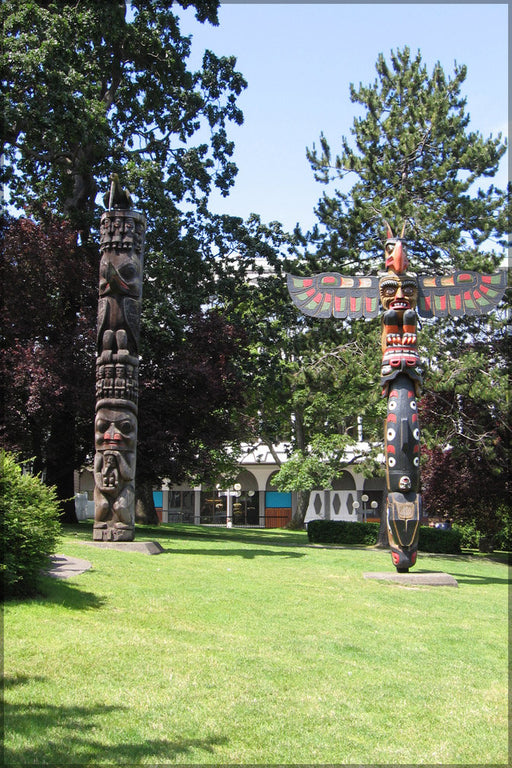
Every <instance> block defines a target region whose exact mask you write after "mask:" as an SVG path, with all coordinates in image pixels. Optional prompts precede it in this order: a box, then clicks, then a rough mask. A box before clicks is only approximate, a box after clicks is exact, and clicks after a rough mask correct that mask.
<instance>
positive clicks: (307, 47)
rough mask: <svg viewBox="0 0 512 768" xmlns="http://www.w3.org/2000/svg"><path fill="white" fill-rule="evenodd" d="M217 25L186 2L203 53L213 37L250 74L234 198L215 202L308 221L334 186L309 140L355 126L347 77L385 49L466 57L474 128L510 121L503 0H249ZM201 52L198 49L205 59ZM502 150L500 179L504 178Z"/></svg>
mask: <svg viewBox="0 0 512 768" xmlns="http://www.w3.org/2000/svg"><path fill="white" fill-rule="evenodd" d="M219 22H220V24H219V26H218V27H212V26H211V25H209V24H204V25H203V24H198V23H195V21H194V18H193V14H192V13H191V12H189V11H187V12H186V13H184V14H183V22H182V32H183V33H186V34H192V35H193V49H194V55H196V54H199V55H202V51H203V50H204V49H205V48H209V49H211V50H213V51H214V52H215V53H217V54H218V55H234V56H236V57H237V69H238V70H239V71H240V72H242V74H243V75H244V76H245V79H246V80H247V81H248V87H247V89H246V91H245V92H244V94H243V95H242V96H241V97H240V100H239V105H240V107H241V108H242V110H243V112H244V124H243V126H241V127H238V126H231V128H230V131H229V133H230V138H232V139H233V140H234V141H235V144H236V150H235V156H234V160H235V162H236V164H237V166H238V168H239V172H238V176H237V181H236V185H235V188H234V189H233V191H232V192H231V194H230V195H229V197H228V198H226V199H223V198H221V197H220V196H215V197H214V198H213V199H212V206H211V207H212V209H213V210H215V211H216V212H219V213H230V214H232V215H236V216H241V217H243V218H246V217H247V216H248V215H249V214H250V213H252V212H254V213H258V214H260V216H261V218H262V220H263V221H266V222H269V221H272V220H277V221H280V222H281V223H282V224H283V225H284V227H285V229H292V228H293V227H294V226H295V224H296V223H297V222H298V223H299V224H300V225H301V226H302V227H303V229H308V228H309V227H311V226H312V224H313V223H314V221H315V216H314V207H315V205H316V203H317V202H318V200H319V198H320V197H321V195H322V192H323V191H324V190H325V187H324V186H323V185H321V184H319V183H318V182H315V181H314V179H313V174H312V171H311V169H310V166H309V164H308V162H307V160H306V147H312V145H313V143H315V142H316V143H318V138H319V136H320V133H321V132H322V131H323V133H324V134H325V136H326V138H327V140H328V141H329V143H330V146H331V150H332V151H333V152H335V151H336V150H337V149H338V148H339V147H340V138H341V136H343V135H345V136H349V135H350V128H351V125H352V122H353V119H354V115H355V109H356V105H353V104H351V102H350V98H349V84H350V83H354V85H356V86H358V85H359V83H362V84H363V85H367V84H369V83H372V82H373V81H374V80H375V78H376V72H375V62H376V61H377V57H378V55H379V53H383V54H384V56H385V57H386V58H389V53H390V51H391V50H396V49H397V48H403V47H404V46H406V45H407V46H409V48H410V49H411V52H412V53H413V54H416V52H417V51H418V50H420V51H421V54H422V59H423V61H424V63H425V64H426V65H427V67H428V70H429V71H431V70H432V67H433V65H434V64H435V62H437V61H439V62H440V63H441V65H442V67H443V69H444V70H445V73H446V74H447V75H452V74H453V67H454V62H457V63H458V64H466V65H467V67H468V75H467V79H466V81H465V83H464V86H463V94H464V95H465V96H466V97H467V111H468V112H469V114H470V116H471V125H470V129H471V130H478V131H480V132H481V133H482V134H483V135H484V136H485V137H487V136H488V135H489V134H491V133H492V134H493V135H496V134H497V133H498V132H499V131H501V132H502V133H503V135H507V132H508V128H507V125H508V5H507V4H505V3H502V4H499V3H437V4H435V3H425V4H423V3H415V4H409V3H239V2H235V3H232V2H224V3H223V4H222V5H221V8H220V12H219ZM195 63H197V60H195ZM507 160H508V153H507V155H506V159H504V160H503V161H502V167H501V169H500V174H499V176H498V177H496V183H497V184H498V186H503V185H504V184H505V183H506V180H507V177H508V174H507Z"/></svg>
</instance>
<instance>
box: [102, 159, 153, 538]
mask: <svg viewBox="0 0 512 768" xmlns="http://www.w3.org/2000/svg"><path fill="white" fill-rule="evenodd" d="M111 179H112V184H111V188H110V192H109V193H107V194H106V195H105V196H104V198H103V199H104V202H105V207H106V208H107V210H106V211H105V213H104V214H103V215H102V217H101V223H100V253H101V259H100V279H99V299H98V336H97V358H96V418H95V423H94V434H95V449H96V453H95V457H94V483H95V487H94V505H95V513H94V527H93V539H94V540H95V541H133V538H134V535H135V463H136V457H137V402H138V371H139V329H140V311H141V299H142V272H143V255H144V236H145V229H146V223H145V218H144V216H143V215H142V214H140V213H136V212H135V211H132V210H131V199H130V195H129V193H128V192H127V191H126V190H124V189H122V188H121V186H120V184H119V180H118V177H117V175H115V174H112V176H111Z"/></svg>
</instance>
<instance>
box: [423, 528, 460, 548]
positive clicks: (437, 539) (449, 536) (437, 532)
mask: <svg viewBox="0 0 512 768" xmlns="http://www.w3.org/2000/svg"><path fill="white" fill-rule="evenodd" d="M461 538H462V536H461V534H460V532H459V531H457V530H456V529H454V528H452V529H450V530H448V531H446V530H443V529H442V528H429V527H427V526H421V527H420V538H419V541H418V549H419V550H420V552H437V553H441V554H443V555H458V554H460V551H461V549H460V546H461Z"/></svg>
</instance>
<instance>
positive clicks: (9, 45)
mask: <svg viewBox="0 0 512 768" xmlns="http://www.w3.org/2000/svg"><path fill="white" fill-rule="evenodd" d="M175 8H177V9H178V10H179V13H178V12H175V10H174V9H175ZM187 8H189V9H190V8H191V9H193V10H195V13H196V17H197V18H198V20H199V21H201V22H205V21H208V22H210V23H212V24H216V23H217V9H218V3H217V2H204V0H196V2H189V0H182V1H181V2H178V3H175V4H172V3H168V2H163V0H162V1H160V0H132V2H131V3H128V2H123V1H122V0H121V1H120V2H116V3H104V2H100V0H87V2H84V3H80V4H79V5H77V4H76V3H71V2H66V1H64V0H54V1H53V2H47V1H46V0H45V1H44V2H43V1H42V0H41V1H37V0H27V2H25V0H24V1H23V2H19V0H6V2H4V3H3V4H2V6H1V9H0V13H1V18H2V26H3V30H4V49H3V73H4V80H5V86H6V87H5V89H4V93H5V94H6V95H7V94H8V95H9V98H8V99H7V98H6V99H5V100H4V103H3V115H4V143H3V153H4V157H5V159H6V161H7V162H6V163H5V164H4V165H3V166H2V169H1V173H2V181H3V183H4V184H5V187H6V189H7V191H8V195H9V200H10V203H11V204H12V205H14V206H16V207H17V208H18V209H25V211H26V212H28V213H30V215H31V216H32V218H33V219H34V221H35V222H42V221H44V220H46V217H48V216H49V215H53V216H58V215H60V216H63V217H64V218H65V219H66V220H67V221H68V222H69V225H70V227H71V229H72V230H73V231H74V232H75V233H76V234H75V241H74V243H71V242H70V243H69V247H70V248H71V249H72V250H74V252H77V251H76V248H78V247H79V246H80V247H86V246H87V247H88V246H89V244H90V245H91V247H92V248H94V243H95V241H96V239H97V232H96V228H97V226H98V224H99V218H100V214H101V208H100V206H99V204H98V193H101V192H106V191H107V189H106V188H105V184H106V180H107V179H108V177H109V175H110V173H111V172H112V171H116V172H119V173H120V175H121V178H122V179H123V183H127V184H128V186H129V187H130V188H131V189H132V191H135V192H136V193H137V197H138V203H137V204H136V207H137V208H138V210H141V211H142V212H143V213H145V214H146V216H147V219H148V223H149V229H148V234H147V246H146V275H147V278H148V280H147V282H146V284H145V289H144V294H145V295H144V308H143V323H144V326H143V331H142V346H143V354H144V355H145V359H146V367H147V368H151V365H153V366H156V365H157V364H158V362H159V359H160V357H161V356H162V352H161V350H162V346H165V345H167V349H172V345H173V344H176V343H178V346H180V342H181V339H182V336H183V335H184V338H186V339H188V340H189V341H190V340H191V338H192V337H191V335H190V334H187V333H186V329H187V327H188V323H189V318H191V317H194V316H197V313H201V312H202V311H203V309H202V308H203V307H204V306H205V304H207V303H208V300H209V297H210V296H211V295H212V293H213V289H214V286H215V285H216V274H215V270H216V262H215V259H214V257H213V255H212V251H211V247H210V243H211V239H210V241H209V242H207V240H206V236H205V233H206V232H207V231H208V232H210V233H211V232H212V231H213V228H214V224H213V223H212V222H211V219H209V217H208V211H207V202H208V195H209V192H210V190H211V187H212V185H216V186H217V187H219V188H220V189H221V190H222V192H223V193H224V194H227V193H228V190H229V187H230V185H231V184H232V183H233V178H234V175H235V173H236V168H235V166H234V164H233V163H232V161H231V155H232V152H233V144H232V142H230V141H229V140H228V136H227V125H228V123H229V122H231V121H232V122H235V123H240V122H241V121H242V113H241V111H240V110H239V109H238V107H237V105H236V98H237V96H238V95H239V94H240V93H241V91H242V90H243V88H244V87H245V81H244V79H243V77H242V76H241V75H240V74H239V73H238V72H236V71H235V63H236V62H235V59H234V58H233V57H220V58H219V57H216V56H215V55H214V54H213V53H211V52H210V51H206V52H205V54H204V57H203V62H202V66H201V68H200V69H199V70H198V71H196V72H194V71H191V70H190V69H189V68H188V67H187V59H188V57H189V54H190V50H191V39H190V38H189V37H187V36H186V35H184V34H183V33H182V32H181V29H180V13H181V15H182V16H183V17H184V18H185V23H186V14H185V11H184V9H187ZM55 255H56V256H57V253H55ZM156 282H159V283H160V284H159V286H158V288H157V287H156V285H155V284H156ZM95 285H97V283H96V280H95ZM79 305H80V293H79V290H78V288H77V286H75V292H74V293H72V292H70V293H69V295H68V297H67V304H66V307H67V311H69V313H70V314H71V315H74V316H77V315H78V313H79ZM164 342H165V344H164ZM79 351H80V350H79V347H77V346H73V347H72V354H73V355H75V356H78V355H79ZM9 354H14V352H12V350H11V351H10V352H9V351H7V352H6V355H7V357H9ZM54 354H55V355H56V356H57V357H58V356H59V354H60V351H59V350H57V349H54ZM159 356H160V357H159ZM31 363H32V359H28V360H26V361H25V368H24V370H25V374H26V376H27V377H28V376H29V374H30V371H31V368H30V366H31ZM91 363H92V360H91ZM58 365H60V362H59V363H58ZM62 367H63V368H65V367H66V366H65V365H63V366H62ZM87 386H88V385H87ZM85 387H86V383H85V382H84V391H85ZM51 402H53V401H51ZM59 403H60V401H59ZM62 403H63V404H64V401H62ZM48 405H50V403H48ZM49 411H50V408H47V412H46V413H45V419H46V420H47V421H48V418H49V416H48V412H49ZM64 412H65V420H66V429H64V425H63V424H62V423H55V424H54V425H53V426H51V425H50V427H49V433H48V438H47V445H46V454H47V456H48V455H52V456H53V457H54V459H53V461H54V463H55V464H57V465H59V466H61V467H64V466H66V467H67V472H66V474H67V481H66V483H67V485H66V487H67V489H68V490H69V486H70V480H71V477H72V475H71V474H70V456H71V455H73V454H74V456H75V457H76V456H78V452H77V451H76V450H75V451H72V450H71V443H73V442H74V440H75V438H74V436H73V435H74V433H75V429H76V427H75V425H76V422H77V419H78V418H79V414H78V412H77V410H76V403H74V402H72V401H71V400H68V401H67V402H66V404H65V408H64ZM91 412H92V411H91ZM63 435H66V436H68V438H69V440H68V441H67V442H66V441H65V440H64V439H63ZM68 443H69V444H68ZM140 459H141V468H142V467H143V466H144V457H143V454H142V455H141V456H140ZM69 495H72V494H69V493H68V492H67V491H66V494H65V496H64V498H65V497H69ZM60 496H61V498H63V496H62V493H61V494H60ZM68 512H69V515H70V516H72V515H73V510H72V507H69V509H68Z"/></svg>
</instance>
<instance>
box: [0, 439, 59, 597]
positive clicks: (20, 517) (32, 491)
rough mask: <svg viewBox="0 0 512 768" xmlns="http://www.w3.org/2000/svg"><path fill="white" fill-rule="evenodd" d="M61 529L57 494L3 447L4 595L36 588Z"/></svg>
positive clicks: (0, 543) (0, 578) (0, 575)
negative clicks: (25, 470) (27, 471)
mask: <svg viewBox="0 0 512 768" xmlns="http://www.w3.org/2000/svg"><path fill="white" fill-rule="evenodd" d="M59 533H60V523H59V511H58V501H57V496H56V494H55V491H54V489H53V488H49V487H48V486H46V485H44V484H43V483H42V481H41V480H40V478H39V477H33V476H32V475H25V474H23V472H22V469H21V466H20V465H19V464H18V463H17V462H16V459H15V457H14V456H13V455H12V454H9V453H6V452H5V451H0V547H1V550H2V563H1V566H0V586H1V590H2V595H3V597H4V598H7V597H13V596H15V595H21V596H27V595H31V594H34V593H35V592H36V591H37V582H38V579H39V575H40V573H41V570H42V569H43V568H44V567H46V566H47V565H48V563H49V557H50V555H51V554H53V553H54V552H55V546H56V543H57V539H58V536H59Z"/></svg>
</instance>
